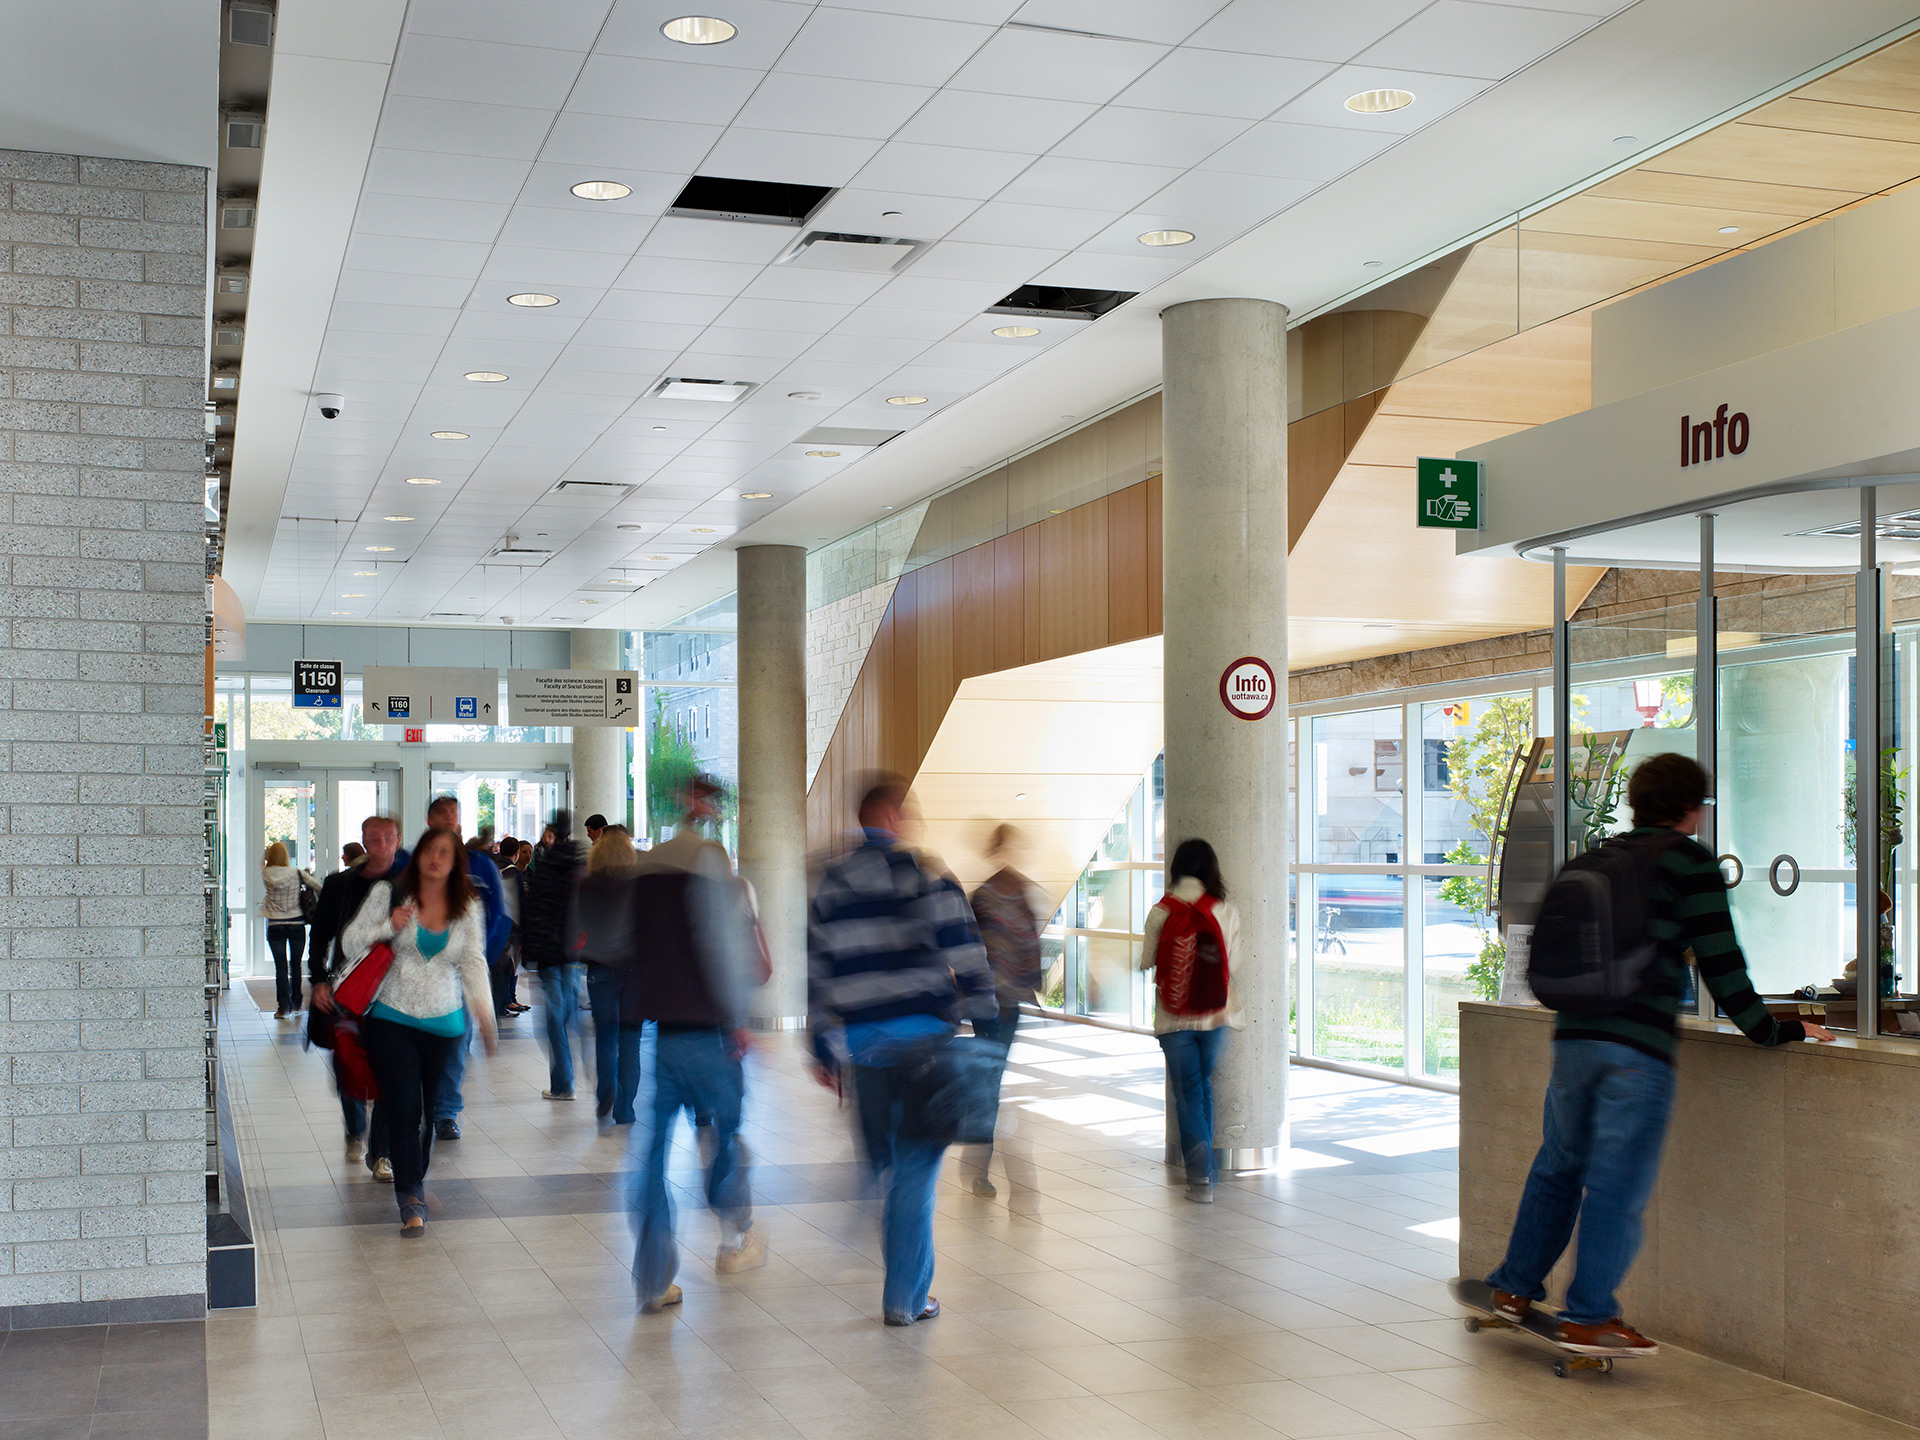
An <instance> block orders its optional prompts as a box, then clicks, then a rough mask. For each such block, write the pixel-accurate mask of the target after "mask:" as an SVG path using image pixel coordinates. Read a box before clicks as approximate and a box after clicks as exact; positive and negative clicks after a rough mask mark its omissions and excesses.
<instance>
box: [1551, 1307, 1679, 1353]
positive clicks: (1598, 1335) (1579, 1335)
mask: <svg viewBox="0 0 1920 1440" xmlns="http://www.w3.org/2000/svg"><path fill="white" fill-rule="evenodd" d="M1558 1338H1559V1341H1560V1343H1561V1344H1562V1345H1564V1346H1566V1347H1567V1349H1569V1350H1571V1351H1573V1352H1574V1353H1575V1354H1576V1355H1658V1354H1659V1353H1660V1347H1659V1346H1658V1345H1656V1344H1654V1343H1653V1341H1651V1340H1649V1339H1648V1338H1647V1337H1646V1336H1644V1335H1642V1334H1641V1333H1640V1332H1639V1331H1638V1330H1636V1329H1634V1328H1633V1327H1632V1326H1631V1325H1629V1324H1627V1322H1626V1321H1624V1320H1622V1319H1621V1318H1620V1317H1619V1316H1617V1315H1616V1316H1615V1317H1614V1318H1613V1319H1611V1320H1607V1321H1603V1322H1602V1323H1600V1324H1598V1325H1576V1324H1574V1323H1573V1321H1571V1320H1562V1321H1561V1322H1560V1334H1559V1337H1558Z"/></svg>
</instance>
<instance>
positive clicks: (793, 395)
mask: <svg viewBox="0 0 1920 1440" xmlns="http://www.w3.org/2000/svg"><path fill="white" fill-rule="evenodd" d="M819 398H820V392H819V391H818V390H789V391H788V392H787V399H789V400H818V399H819Z"/></svg>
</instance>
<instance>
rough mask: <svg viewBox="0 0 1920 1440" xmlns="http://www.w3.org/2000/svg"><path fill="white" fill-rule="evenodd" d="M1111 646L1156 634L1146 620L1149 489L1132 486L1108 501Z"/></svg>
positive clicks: (1142, 486) (1108, 627)
mask: <svg viewBox="0 0 1920 1440" xmlns="http://www.w3.org/2000/svg"><path fill="white" fill-rule="evenodd" d="M1106 507H1107V635H1108V637H1109V638H1108V643H1109V644H1114V645H1117V644H1119V643H1120V642H1121V641H1123V640H1144V639H1146V638H1147V636H1149V635H1152V634H1154V633H1156V632H1155V631H1154V630H1152V629H1150V628H1149V622H1148V618H1147V614H1148V609H1149V607H1148V605H1147V487H1146V486H1145V485H1144V484H1141V485H1130V486H1128V487H1127V488H1126V489H1125V490H1120V491H1116V492H1115V493H1114V494H1112V495H1109V496H1108V497H1107V499H1106Z"/></svg>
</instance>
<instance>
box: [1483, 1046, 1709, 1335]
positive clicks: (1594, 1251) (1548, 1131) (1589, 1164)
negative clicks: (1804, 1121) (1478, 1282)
mask: <svg viewBox="0 0 1920 1440" xmlns="http://www.w3.org/2000/svg"><path fill="white" fill-rule="evenodd" d="M1545 1109H1546V1118H1545V1121H1544V1123H1543V1126H1542V1128H1543V1130H1544V1132H1545V1133H1544V1138H1543V1139H1542V1140H1541V1143H1540V1153H1539V1154H1538V1155H1536V1156H1535V1157H1534V1160H1533V1169H1532V1170H1531V1171H1530V1172H1529V1173H1528V1175H1527V1188H1526V1190H1525V1191H1524V1192H1523V1193H1522V1194H1521V1196H1520V1213H1519V1214H1518V1215H1517V1216H1515V1217H1514V1222H1513V1238H1512V1239H1510V1240H1509V1241H1508V1242H1507V1258H1506V1259H1505V1260H1504V1261H1503V1262H1502V1263H1501V1265H1500V1268H1499V1269H1498V1270H1496V1271H1494V1272H1493V1274H1491V1275H1489V1276H1488V1277H1487V1283H1488V1284H1489V1285H1491V1286H1493V1287H1494V1288H1495V1289H1496V1290H1505V1291H1506V1292H1508V1293H1509V1294H1511V1295H1524V1296H1526V1297H1527V1298H1528V1299H1529V1300H1544V1299H1545V1298H1546V1294H1547V1292H1546V1286H1545V1282H1546V1278H1547V1272H1548V1271H1549V1270H1551V1269H1553V1267H1554V1265H1555V1263H1556V1262H1558V1260H1559V1259H1560V1256H1561V1254H1562V1252H1564V1251H1565V1250H1566V1248H1567V1242H1568V1241H1569V1240H1570V1239H1572V1238H1573V1227H1574V1222H1575V1220H1576V1219H1577V1220H1578V1221H1579V1224H1580V1247H1579V1254H1578V1257H1577V1258H1576V1260H1575V1262H1574V1275H1573V1284H1572V1285H1571V1286H1570V1287H1569V1288H1568V1290H1567V1309H1566V1318H1567V1319H1568V1320H1571V1321H1573V1322H1574V1323H1575V1324H1577V1325H1598V1324H1601V1323H1603V1322H1605V1321H1608V1320H1611V1319H1613V1318H1614V1317H1615V1316H1617V1315H1618V1314H1619V1313H1620V1306H1619V1302H1618V1300H1617V1299H1616V1298H1615V1296H1614V1292H1615V1291H1616V1290H1617V1289H1618V1288H1619V1286H1620V1282H1621V1281H1622V1280H1624V1279H1625V1278H1626V1275H1627V1271H1628V1270H1629V1269H1630V1268H1631V1267H1632V1265H1633V1257H1634V1256H1635V1255H1636V1254H1638V1253H1639V1250H1640V1215H1641V1212H1643V1211H1644V1210H1645V1209H1646V1208H1647V1197H1648V1196H1649V1195H1651V1194H1652V1193H1653V1182H1654V1180H1655V1178H1656V1177H1657V1176H1658V1175H1659V1173H1660V1151H1661V1148H1662V1146H1664V1145H1665V1143H1666V1139H1667V1117H1668V1115H1669V1114H1671V1113H1672V1110H1673V1067H1672V1066H1671V1065H1669V1064H1667V1063H1666V1062H1665V1061H1664V1060H1656V1059H1654V1057H1653V1056H1651V1055H1645V1054H1642V1053H1641V1052H1640V1051H1638V1050H1635V1049H1634V1048H1633V1047H1632V1046H1630V1045H1619V1044H1615V1043H1614V1042H1612V1041H1608V1040H1556V1041H1554V1042H1553V1079H1552V1080H1551V1081H1550V1082H1549V1083H1548V1085H1547V1102H1546V1107H1545ZM1583 1192H1584V1195H1585V1201H1584V1203H1582V1194H1583Z"/></svg>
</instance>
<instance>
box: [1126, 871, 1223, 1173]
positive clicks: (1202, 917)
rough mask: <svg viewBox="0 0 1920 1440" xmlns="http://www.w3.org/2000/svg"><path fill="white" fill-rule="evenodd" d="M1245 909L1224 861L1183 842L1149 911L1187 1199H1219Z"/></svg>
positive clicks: (1148, 958) (1146, 966)
mask: <svg viewBox="0 0 1920 1440" xmlns="http://www.w3.org/2000/svg"><path fill="white" fill-rule="evenodd" d="M1239 944H1240V914H1239V912H1238V911H1237V910H1235V909H1234V908H1233V906H1232V905H1231V904H1229V903H1228V901H1227V887H1226V885H1225V883H1224V882H1223V881H1222V880H1221V878H1220V860H1219V857H1218V856H1216V855H1215V854H1214V853H1213V846H1211V845H1209V844H1208V843H1207V842H1206V841H1204V840H1183V841H1181V842H1180V845H1179V847H1178V848H1177V849H1176V850H1175V851H1174V852H1173V860H1172V861H1171V862H1170V863H1169V864H1168V866H1167V893H1166V894H1165V895H1163V896H1161V897H1160V901H1159V903H1158V904H1156V905H1155V906H1154V907H1153V909H1151V910H1150V911H1148V912H1147V925H1146V936H1145V939H1144V940H1143V942H1142V943H1141V946H1140V968H1141V969H1142V970H1151V971H1153V985H1154V1004H1153V1033H1154V1035H1155V1037H1156V1038H1158V1040H1159V1041H1160V1048H1161V1050H1163V1051H1164V1052H1165V1053H1166V1057H1167V1091H1168V1097H1167V1098H1168V1100H1169V1102H1170V1103H1171V1104H1172V1105H1173V1109H1174V1116H1175V1118H1176V1120H1177V1121H1178V1122H1179V1126H1180V1152H1181V1155H1182V1157H1183V1158H1184V1159H1185V1161H1186V1167H1187V1199H1189V1200H1192V1201H1195V1202H1197V1203H1199V1204H1202V1205H1211V1204H1212V1203H1213V1188H1214V1184H1215V1182H1216V1181H1217V1180H1218V1179H1219V1169H1218V1166H1217V1164H1216V1161H1215V1156H1214V1151H1213V1071H1214V1067H1215V1066H1216V1065H1217V1064H1218V1063H1219V1060H1220V1052H1221V1050H1222V1049H1224V1048H1225V1046H1226V1042H1227V1031H1228V1030H1229V1029H1232V1030H1238V1029H1239V1028H1240V1025H1241V1019H1240V1006H1239V1002H1238V1001H1237V999H1236V998H1235V994H1234V987H1233V965H1232V960H1233V956H1234V954H1235V952H1236V951H1237V950H1238V948H1239Z"/></svg>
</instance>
